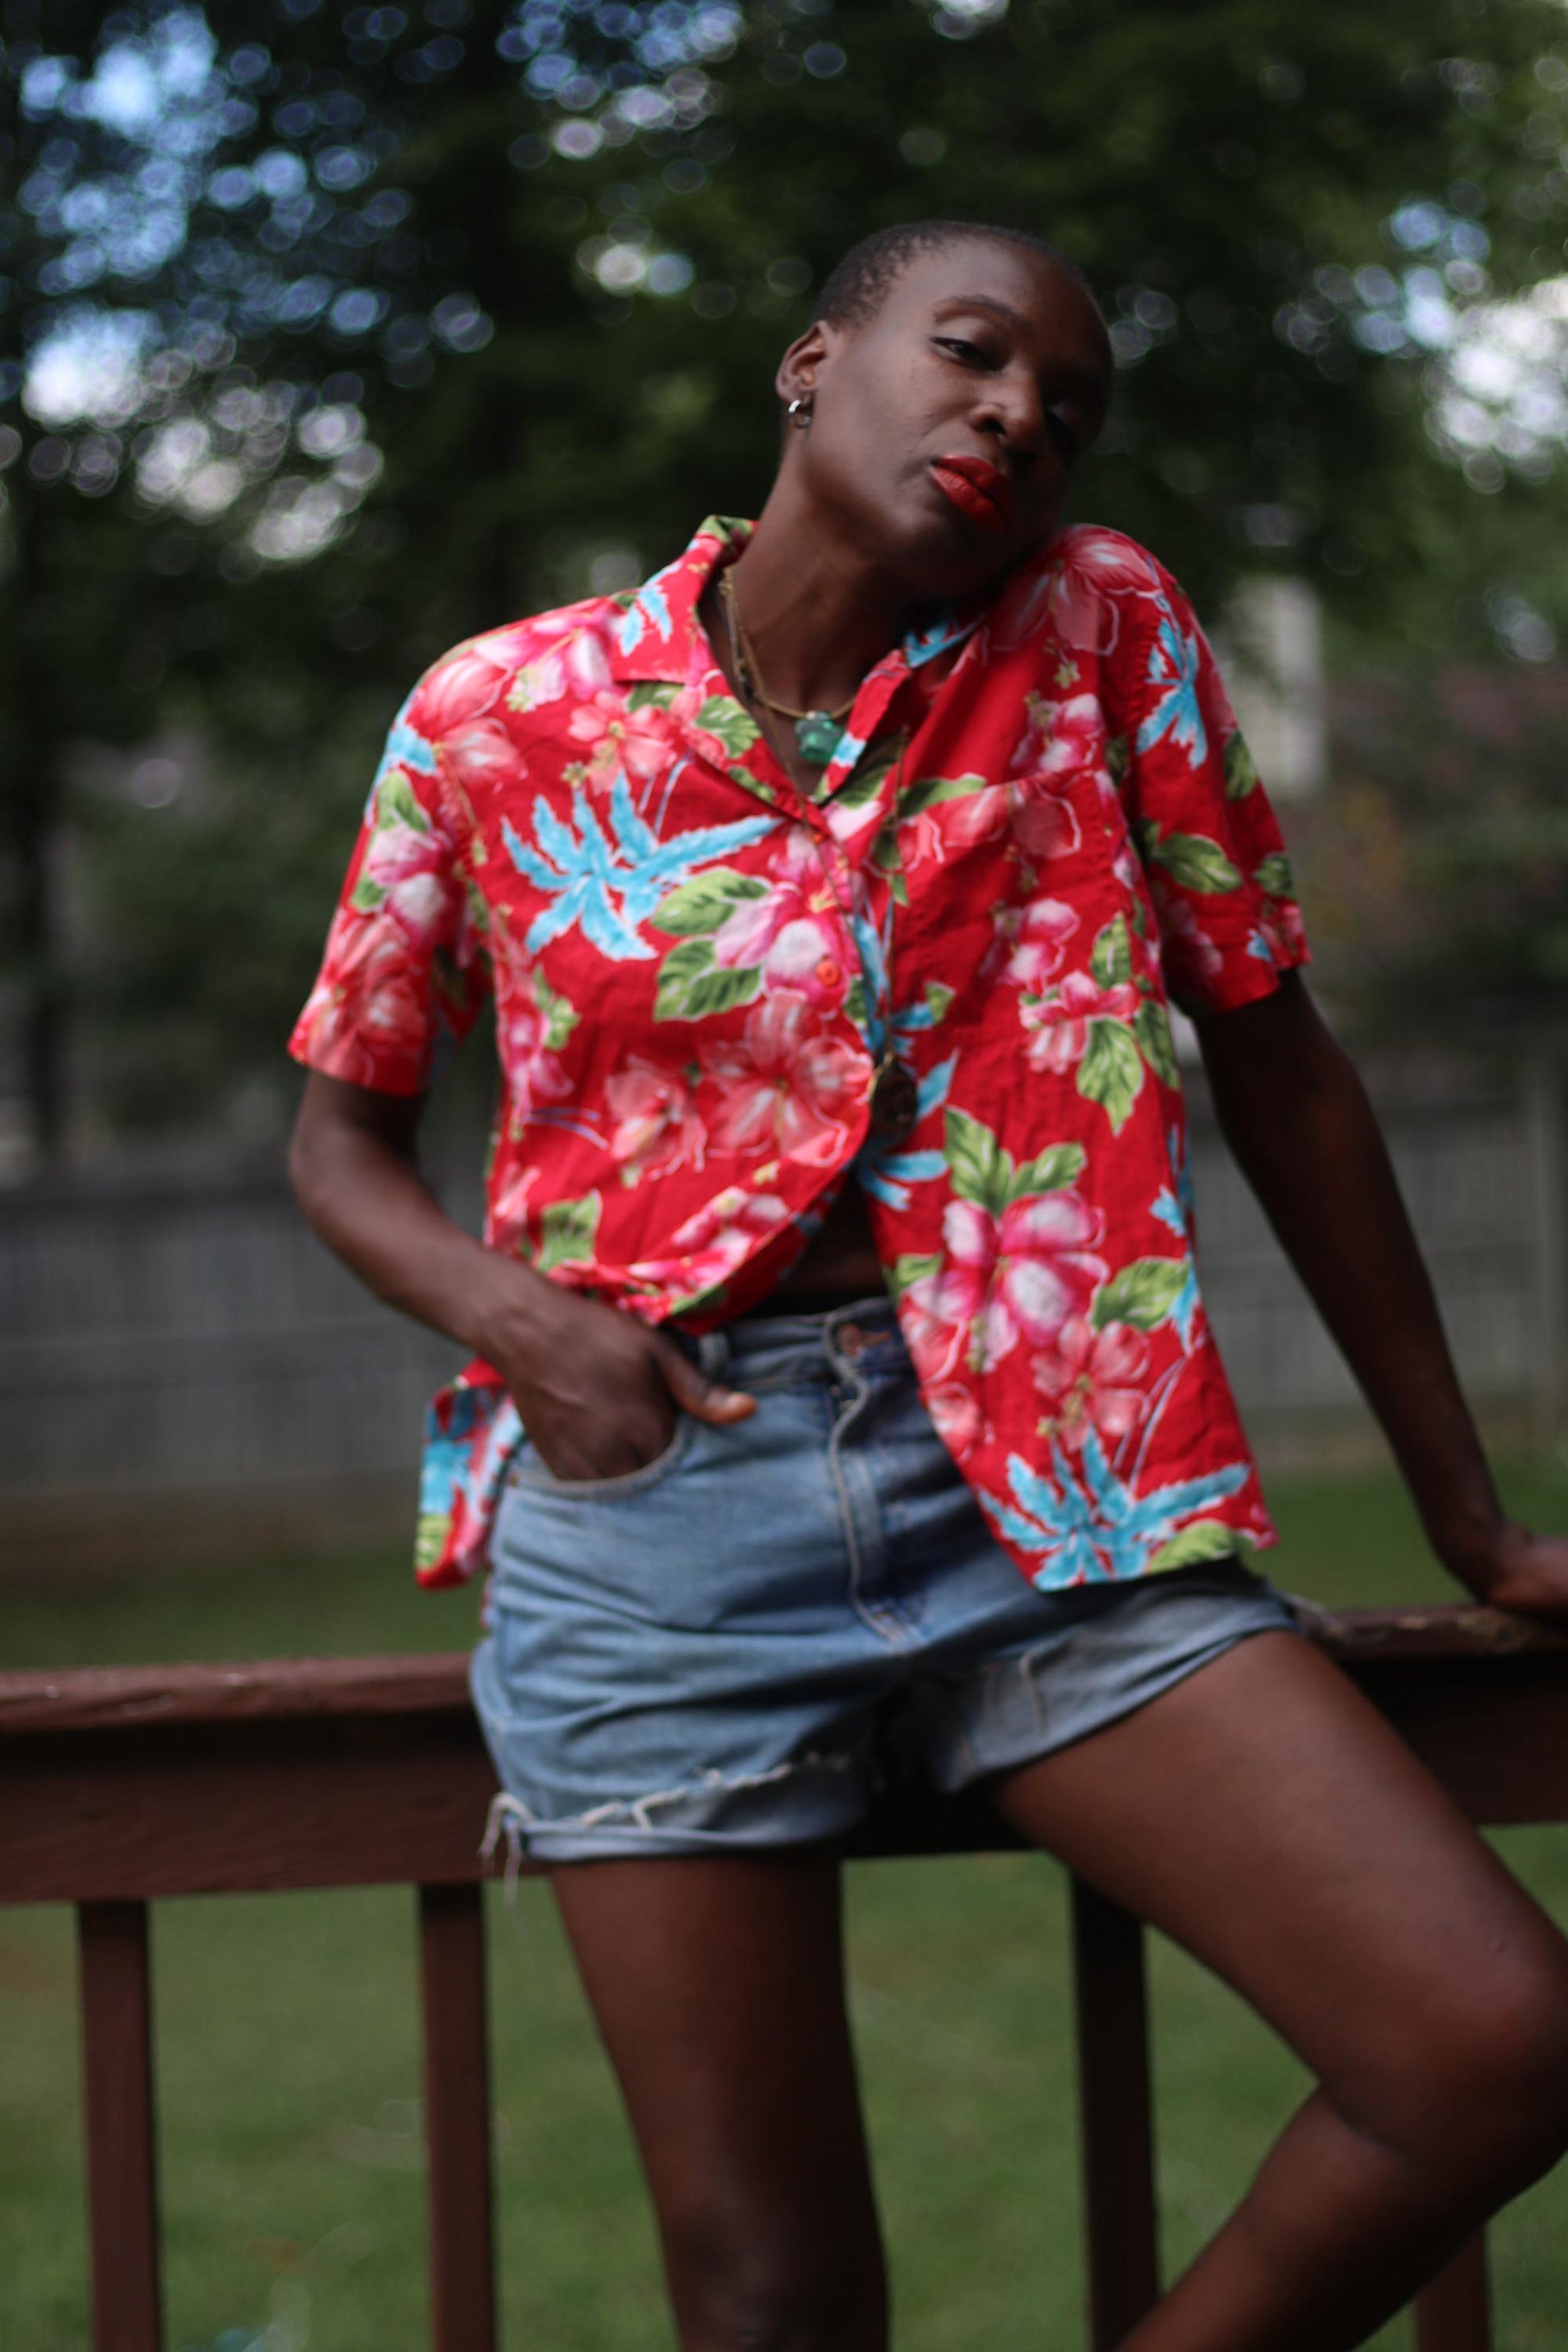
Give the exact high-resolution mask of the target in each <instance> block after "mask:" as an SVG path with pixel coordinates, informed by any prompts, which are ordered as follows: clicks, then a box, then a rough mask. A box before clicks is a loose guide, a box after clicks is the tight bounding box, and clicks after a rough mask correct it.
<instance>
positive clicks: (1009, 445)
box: [970, 368, 1046, 459]
mask: <svg viewBox="0 0 1568 2352" xmlns="http://www.w3.org/2000/svg"><path fill="white" fill-rule="evenodd" d="M970 421H971V422H972V423H973V425H974V427H975V429H976V431H977V432H981V433H984V434H987V435H988V436H990V437H991V438H992V439H993V440H994V441H999V442H1001V443H1002V445H1003V446H1005V449H1006V450H1007V452H1008V454H1009V456H1011V457H1014V458H1015V459H1016V458H1019V457H1037V456H1038V455H1039V452H1040V450H1041V448H1042V447H1043V446H1044V445H1045V438H1046V413H1045V406H1044V404H1043V403H1042V401H1041V398H1040V388H1039V385H1038V384H1037V383H1036V381H1035V377H1034V373H1033V371H1032V370H1031V369H1028V368H1007V369H1005V370H1004V371H1003V373H1000V374H999V375H994V376H991V377H989V378H987V380H986V382H985V384H984V390H983V391H982V393H981V394H980V396H979V398H978V399H977V400H976V402H975V404H974V406H973V409H972V410H971V412H970Z"/></svg>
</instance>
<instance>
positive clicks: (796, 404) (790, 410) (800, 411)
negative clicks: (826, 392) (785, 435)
mask: <svg viewBox="0 0 1568 2352" xmlns="http://www.w3.org/2000/svg"><path fill="white" fill-rule="evenodd" d="M815 399H816V394H815V393H810V392H807V393H802V394H799V395H798V396H797V397H796V398H795V399H794V400H792V401H791V402H790V404H789V406H788V407H787V408H786V409H785V410H784V415H786V416H787V417H788V418H789V421H790V423H791V424H792V425H794V426H795V431H796V432H797V433H804V432H805V428H806V426H807V425H809V424H810V423H811V410H812V403H813V402H814V400H815Z"/></svg>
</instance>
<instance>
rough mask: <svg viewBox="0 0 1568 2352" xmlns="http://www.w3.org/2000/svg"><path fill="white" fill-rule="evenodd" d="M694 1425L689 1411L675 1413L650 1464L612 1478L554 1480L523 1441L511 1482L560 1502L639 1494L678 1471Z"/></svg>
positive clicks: (603, 1500) (534, 1451) (694, 1430)
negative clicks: (664, 1443)
mask: <svg viewBox="0 0 1568 2352" xmlns="http://www.w3.org/2000/svg"><path fill="white" fill-rule="evenodd" d="M696 1430H697V1423H695V1421H693V1419H692V1417H691V1415H690V1414H689V1412H677V1414H676V1417H675V1427H674V1428H673V1430H671V1432H670V1435H669V1443H668V1445H667V1446H666V1447H665V1448H664V1450H663V1452H662V1453H660V1454H655V1455H654V1457H653V1460H652V1461H651V1462H645V1463H644V1464H643V1465H642V1468H641V1469H640V1470H626V1471H623V1472H622V1473H621V1474H620V1475H619V1476H618V1477H615V1478H557V1477H556V1476H555V1475H554V1473H553V1471H552V1470H549V1469H547V1468H546V1467H545V1465H544V1463H543V1462H542V1460H541V1458H540V1456H539V1454H538V1452H537V1451H536V1449H535V1448H534V1446H533V1445H532V1444H530V1443H528V1442H527V1441H526V1440H525V1441H524V1443H523V1445H522V1448H521V1452H520V1453H519V1454H518V1458H517V1463H516V1465H515V1467H514V1468H513V1470H512V1473H511V1477H512V1483H513V1484H514V1485H516V1486H526V1487H528V1488H530V1489H531V1491H532V1492H533V1493H535V1494H542V1495H555V1496H560V1498H561V1499H562V1500H563V1502H569V1501H572V1500H573V1499H574V1498H578V1499H581V1500H582V1501H583V1502H585V1503H586V1502H605V1501H608V1500H609V1499H610V1498H611V1497H612V1496H618V1495H640V1494H642V1493H644V1492H645V1491H646V1489H647V1487H649V1486H658V1485H659V1484H660V1482H661V1481H662V1480H663V1479H666V1478H668V1477H669V1476H670V1475H671V1473H672V1472H674V1471H676V1470H679V1467H680V1465H681V1463H682V1462H683V1461H684V1460H685V1458H686V1454H687V1452H688V1450H689V1447H690V1444H691V1440H692V1438H693V1436H694V1435H695V1433H696Z"/></svg>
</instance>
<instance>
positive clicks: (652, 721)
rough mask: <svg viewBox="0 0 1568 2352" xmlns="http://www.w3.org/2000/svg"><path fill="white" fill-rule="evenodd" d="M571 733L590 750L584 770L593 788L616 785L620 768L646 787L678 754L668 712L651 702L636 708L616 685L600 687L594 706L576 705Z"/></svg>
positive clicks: (568, 725) (577, 741)
mask: <svg viewBox="0 0 1568 2352" xmlns="http://www.w3.org/2000/svg"><path fill="white" fill-rule="evenodd" d="M567 733H568V734H569V735H570V736H571V737H572V740H574V742H576V743H582V744H585V745H587V746H589V747H590V749H589V751H588V757H587V761H586V766H587V772H588V782H590V783H591V784H609V783H613V782H615V779H616V774H617V773H618V772H619V771H620V770H621V769H622V768H624V769H625V770H626V773H627V775H628V776H630V777H631V778H632V779H633V780H634V781H635V782H637V783H646V782H647V780H648V778H649V777H650V776H657V775H658V774H659V773H660V772H661V771H662V770H663V769H665V768H667V767H668V765H669V763H670V761H672V760H673V759H674V757H675V753H676V740H675V730H674V729H673V728H672V727H671V725H670V723H669V714H668V711H665V710H661V709H659V708H658V704H657V703H653V702H649V703H645V704H644V706H643V708H642V709H640V710H632V709H628V707H627V704H626V697H625V695H624V694H621V693H620V692H618V691H617V690H616V688H613V687H607V686H606V687H601V688H599V690H598V692H597V693H596V694H595V696H594V698H593V700H592V701H591V702H579V703H578V704H577V706H576V708H575V709H574V711H573V713H572V716H571V719H569V720H568V722H567Z"/></svg>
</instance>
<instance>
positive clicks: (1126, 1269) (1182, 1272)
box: [1089, 1257, 1190, 1331]
mask: <svg viewBox="0 0 1568 2352" xmlns="http://www.w3.org/2000/svg"><path fill="white" fill-rule="evenodd" d="M1189 1270H1190V1269H1189V1267H1188V1264H1187V1261H1186V1259H1185V1258H1184V1257H1135V1258H1134V1259H1133V1261H1132V1263H1131V1265H1124V1266H1123V1267H1122V1269H1121V1273H1120V1274H1113V1275H1112V1276H1111V1277H1110V1281H1109V1282H1106V1283H1102V1284H1101V1285H1100V1289H1099V1290H1098V1291H1097V1292H1096V1294H1095V1300H1094V1305H1093V1307H1092V1308H1091V1309H1090V1313H1089V1320H1090V1321H1091V1322H1092V1323H1093V1325H1094V1328H1095V1329H1096V1330H1097V1331H1103V1330H1104V1328H1105V1327H1106V1325H1107V1324H1108V1323H1131V1326H1132V1328H1133V1329H1134V1330H1135V1331H1153V1330H1155V1329H1157V1328H1158V1327H1159V1326H1160V1325H1161V1324H1162V1323H1163V1321H1164V1320H1165V1318H1166V1317H1167V1316H1168V1315H1169V1313H1170V1311H1171V1309H1172V1307H1173V1306H1174V1305H1175V1303H1176V1301H1177V1299H1178V1298H1179V1297H1181V1295H1182V1292H1183V1289H1184V1287H1185V1285H1186V1279H1187V1275H1188V1272H1189Z"/></svg>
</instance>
